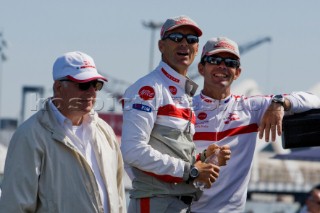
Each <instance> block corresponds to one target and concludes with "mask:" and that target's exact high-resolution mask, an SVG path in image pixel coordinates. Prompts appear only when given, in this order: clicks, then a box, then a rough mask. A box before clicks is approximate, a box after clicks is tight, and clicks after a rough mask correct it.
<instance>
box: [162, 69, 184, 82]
mask: <svg viewBox="0 0 320 213" xmlns="http://www.w3.org/2000/svg"><path fill="white" fill-rule="evenodd" d="M161 71H162V73H163V74H164V75H165V76H167V78H169V79H170V80H171V81H174V82H177V83H179V82H180V80H179V79H177V78H175V77H173V76H172V75H170V74H169V73H168V72H167V71H165V70H164V69H163V68H162V69H161Z"/></svg>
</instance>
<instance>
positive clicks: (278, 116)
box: [259, 103, 284, 142]
mask: <svg viewBox="0 0 320 213" xmlns="http://www.w3.org/2000/svg"><path fill="white" fill-rule="evenodd" d="M283 116H284V108H283V106H281V104H279V103H271V104H270V106H269V107H268V109H267V111H266V112H265V113H264V115H263V117H262V120H261V123H260V126H259V138H260V139H262V138H263V134H264V135H265V141H266V142H269V137H270V131H271V137H272V141H275V140H276V132H278V135H279V136H280V135H281V134H282V119H283Z"/></svg>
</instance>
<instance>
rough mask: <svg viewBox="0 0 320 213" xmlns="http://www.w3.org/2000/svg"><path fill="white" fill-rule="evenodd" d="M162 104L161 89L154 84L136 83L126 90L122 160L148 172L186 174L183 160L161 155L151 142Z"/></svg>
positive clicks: (177, 175) (173, 174)
mask: <svg viewBox="0 0 320 213" xmlns="http://www.w3.org/2000/svg"><path fill="white" fill-rule="evenodd" d="M161 104H162V96H161V91H160V89H159V88H156V87H154V86H151V85H143V86H140V85H133V86H131V87H130V88H129V89H128V90H127V91H126V93H125V95H124V99H123V128H122V139H121V140H122V142H121V151H122V155H123V159H124V162H125V163H127V164H129V165H130V166H132V167H136V168H138V169H140V170H142V171H145V172H151V173H153V174H157V175H170V176H175V177H183V172H184V167H185V162H184V161H183V160H181V159H177V158H174V157H171V156H169V155H167V154H162V153H161V152H159V151H158V150H156V149H154V148H152V147H151V146H150V145H149V144H148V142H149V140H150V134H151V131H152V129H153V127H154V124H155V122H156V118H157V109H158V108H159V106H161Z"/></svg>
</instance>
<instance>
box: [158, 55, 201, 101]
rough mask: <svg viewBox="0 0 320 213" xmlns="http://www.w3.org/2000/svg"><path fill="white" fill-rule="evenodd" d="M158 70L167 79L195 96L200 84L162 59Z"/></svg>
mask: <svg viewBox="0 0 320 213" xmlns="http://www.w3.org/2000/svg"><path fill="white" fill-rule="evenodd" d="M156 71H157V72H159V73H160V75H161V76H162V77H163V79H164V80H165V81H167V82H170V83H171V84H176V85H177V86H179V87H180V88H182V89H184V91H185V92H186V93H187V94H188V95H189V96H193V95H194V94H195V92H196V90H197V88H198V85H197V84H196V83H195V82H193V81H192V80H191V79H190V78H188V77H187V76H183V75H181V74H180V73H178V72H177V71H175V70H174V69H172V68H171V67H170V66H169V65H168V64H167V63H165V62H163V61H160V64H159V66H158V67H157V68H156Z"/></svg>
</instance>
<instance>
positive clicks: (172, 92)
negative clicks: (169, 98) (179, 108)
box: [169, 86, 178, 95]
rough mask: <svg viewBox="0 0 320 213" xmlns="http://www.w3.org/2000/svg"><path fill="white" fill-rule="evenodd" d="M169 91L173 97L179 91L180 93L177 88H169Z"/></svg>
mask: <svg viewBox="0 0 320 213" xmlns="http://www.w3.org/2000/svg"><path fill="white" fill-rule="evenodd" d="M169 90H170V92H171V94H172V95H176V94H177V91H178V90H177V88H176V87H175V86H169Z"/></svg>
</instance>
